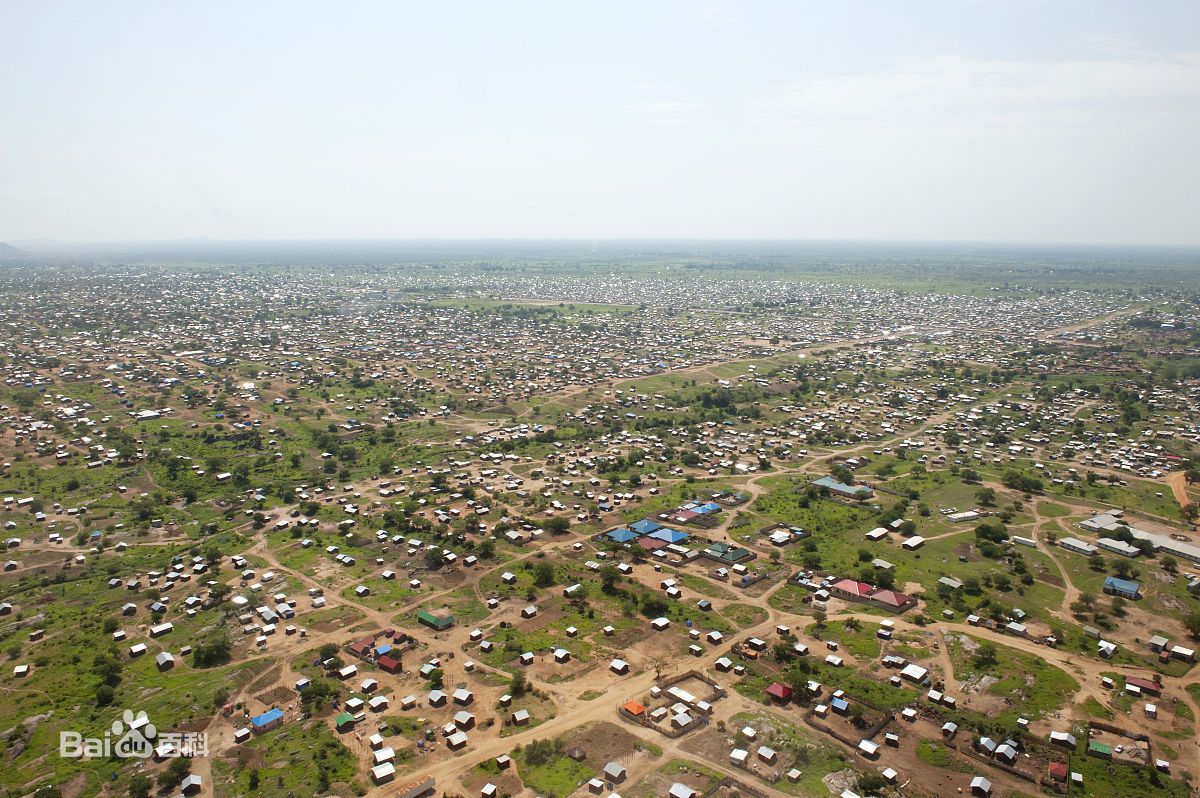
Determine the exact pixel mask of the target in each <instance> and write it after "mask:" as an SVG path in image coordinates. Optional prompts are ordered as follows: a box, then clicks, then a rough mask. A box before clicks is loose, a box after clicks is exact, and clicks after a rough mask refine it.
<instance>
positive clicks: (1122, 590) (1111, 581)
mask: <svg viewBox="0 0 1200 798" xmlns="http://www.w3.org/2000/svg"><path fill="white" fill-rule="evenodd" d="M1104 592H1105V593H1107V594H1108V595H1110V596H1120V597H1121V598H1127V599H1133V600H1135V601H1136V600H1137V599H1140V598H1141V597H1142V586H1141V585H1139V584H1138V583H1137V582H1134V581H1133V580H1131V579H1118V578H1117V577H1115V576H1106V577H1104Z"/></svg>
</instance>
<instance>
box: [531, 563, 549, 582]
mask: <svg viewBox="0 0 1200 798" xmlns="http://www.w3.org/2000/svg"><path fill="white" fill-rule="evenodd" d="M533 583H534V584H535V585H536V586H538V587H553V585H554V566H553V565H551V564H550V563H548V562H540V563H538V564H537V565H535V566H534V567H533Z"/></svg>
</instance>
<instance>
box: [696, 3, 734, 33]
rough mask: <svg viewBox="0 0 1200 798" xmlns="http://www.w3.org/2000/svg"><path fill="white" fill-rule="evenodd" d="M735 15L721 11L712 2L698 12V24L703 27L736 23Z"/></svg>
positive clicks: (721, 26)
mask: <svg viewBox="0 0 1200 798" xmlns="http://www.w3.org/2000/svg"><path fill="white" fill-rule="evenodd" d="M736 24H737V17H735V16H733V15H732V14H729V13H727V12H725V11H722V10H721V8H720V7H719V6H717V5H714V4H709V5H707V6H705V7H704V10H703V11H701V12H700V25H701V27H704V28H724V27H727V26H729V25H736Z"/></svg>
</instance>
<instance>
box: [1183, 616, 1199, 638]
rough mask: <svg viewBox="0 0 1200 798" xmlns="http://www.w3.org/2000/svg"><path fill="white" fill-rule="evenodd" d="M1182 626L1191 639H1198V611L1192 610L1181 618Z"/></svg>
mask: <svg viewBox="0 0 1200 798" xmlns="http://www.w3.org/2000/svg"><path fill="white" fill-rule="evenodd" d="M1183 626H1184V628H1185V629H1187V630H1188V634H1190V635H1191V636H1192V637H1200V610H1192V611H1191V612H1189V613H1188V614H1187V615H1185V616H1183Z"/></svg>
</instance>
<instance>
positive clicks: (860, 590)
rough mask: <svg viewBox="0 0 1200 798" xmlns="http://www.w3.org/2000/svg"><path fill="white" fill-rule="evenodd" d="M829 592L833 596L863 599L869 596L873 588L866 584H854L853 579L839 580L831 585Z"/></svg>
mask: <svg viewBox="0 0 1200 798" xmlns="http://www.w3.org/2000/svg"><path fill="white" fill-rule="evenodd" d="M830 590H831V591H832V592H833V594H834V595H844V596H848V597H850V598H858V599H863V598H866V597H867V596H869V595H871V593H872V591H874V590H875V588H874V587H873V586H872V585H868V584H867V583H866V582H855V581H854V580H853V579H839V580H838V581H837V582H834V583H833V587H832V588H830Z"/></svg>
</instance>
